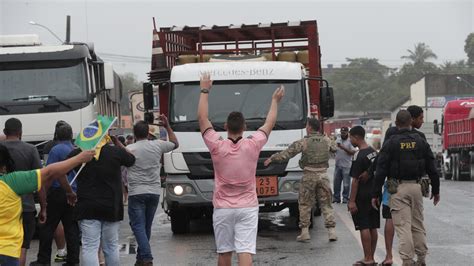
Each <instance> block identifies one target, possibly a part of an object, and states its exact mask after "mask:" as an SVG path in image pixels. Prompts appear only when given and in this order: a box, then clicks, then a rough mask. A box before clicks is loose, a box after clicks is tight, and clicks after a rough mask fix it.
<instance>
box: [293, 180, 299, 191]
mask: <svg viewBox="0 0 474 266" xmlns="http://www.w3.org/2000/svg"><path fill="white" fill-rule="evenodd" d="M293 190H294V191H295V192H299V191H300V181H295V183H293Z"/></svg>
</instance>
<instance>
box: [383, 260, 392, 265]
mask: <svg viewBox="0 0 474 266" xmlns="http://www.w3.org/2000/svg"><path fill="white" fill-rule="evenodd" d="M392 264H393V262H390V263H387V262H385V260H384V261H382V263H380V265H381V266H392Z"/></svg>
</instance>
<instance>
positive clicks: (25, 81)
mask: <svg viewBox="0 0 474 266" xmlns="http://www.w3.org/2000/svg"><path fill="white" fill-rule="evenodd" d="M121 86H122V85H121V82H120V78H119V77H118V75H117V74H116V73H115V72H114V71H113V69H112V65H110V64H108V63H104V61H102V60H101V59H100V58H99V57H98V56H97V55H96V53H95V51H94V46H93V45H92V44H85V43H65V44H61V45H48V46H46V45H42V44H41V43H40V41H39V38H38V36H37V35H7V36H5V35H4V36H0V126H3V124H4V123H5V121H6V120H7V119H9V118H11V117H16V118H18V119H20V120H21V122H22V123H23V140H24V141H27V142H30V143H33V144H35V145H37V147H38V149H39V151H40V152H41V150H42V146H43V144H44V143H46V142H48V141H49V140H52V139H53V134H54V128H55V124H56V122H57V121H58V120H64V121H66V122H68V123H69V124H70V125H71V126H72V129H73V132H74V135H76V134H77V133H78V132H79V131H80V129H81V128H82V127H84V126H86V125H87V124H89V123H90V122H91V121H92V120H93V119H95V118H96V116H97V114H102V115H111V116H117V117H119V116H120V108H119V104H120V99H121V97H122V88H121Z"/></svg>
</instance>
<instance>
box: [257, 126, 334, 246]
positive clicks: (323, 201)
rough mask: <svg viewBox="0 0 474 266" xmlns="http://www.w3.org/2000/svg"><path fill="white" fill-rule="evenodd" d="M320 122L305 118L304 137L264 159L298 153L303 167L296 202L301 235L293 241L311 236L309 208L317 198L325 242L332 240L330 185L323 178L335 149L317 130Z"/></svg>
mask: <svg viewBox="0 0 474 266" xmlns="http://www.w3.org/2000/svg"><path fill="white" fill-rule="evenodd" d="M319 130H320V123H319V120H318V119H316V118H308V122H307V123H306V132H307V136H306V137H305V138H303V139H301V140H298V141H295V142H293V143H292V144H291V145H290V146H289V147H288V148H287V149H286V150H284V151H281V152H279V153H276V154H273V155H272V156H271V157H270V158H268V159H267V160H266V161H265V163H264V164H265V166H268V165H269V164H270V163H272V162H286V161H288V160H289V159H291V158H293V157H295V156H296V155H297V154H299V153H301V154H302V155H301V159H300V162H299V165H300V167H301V169H303V178H301V184H300V191H299V198H298V205H299V211H300V222H299V227H300V229H301V234H300V235H299V236H298V237H297V238H296V240H297V241H307V240H310V239H311V236H310V235H309V226H310V223H311V219H310V218H311V209H312V208H314V205H315V200H316V198H317V199H318V202H319V205H320V207H321V212H322V214H323V216H324V220H325V222H324V225H325V226H326V228H327V229H328V234H329V241H336V240H337V236H336V229H335V227H336V220H335V217H334V210H333V208H332V205H331V197H332V192H331V187H330V185H329V179H328V177H327V169H328V167H329V163H328V161H329V152H335V151H336V147H335V145H333V144H331V140H330V139H329V138H328V137H326V136H324V135H322V134H321V133H319Z"/></svg>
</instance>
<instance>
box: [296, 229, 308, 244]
mask: <svg viewBox="0 0 474 266" xmlns="http://www.w3.org/2000/svg"><path fill="white" fill-rule="evenodd" d="M310 239H311V236H310V235H309V228H308V227H303V228H301V234H300V235H299V236H297V237H296V241H298V242H304V241H308V240H310Z"/></svg>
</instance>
